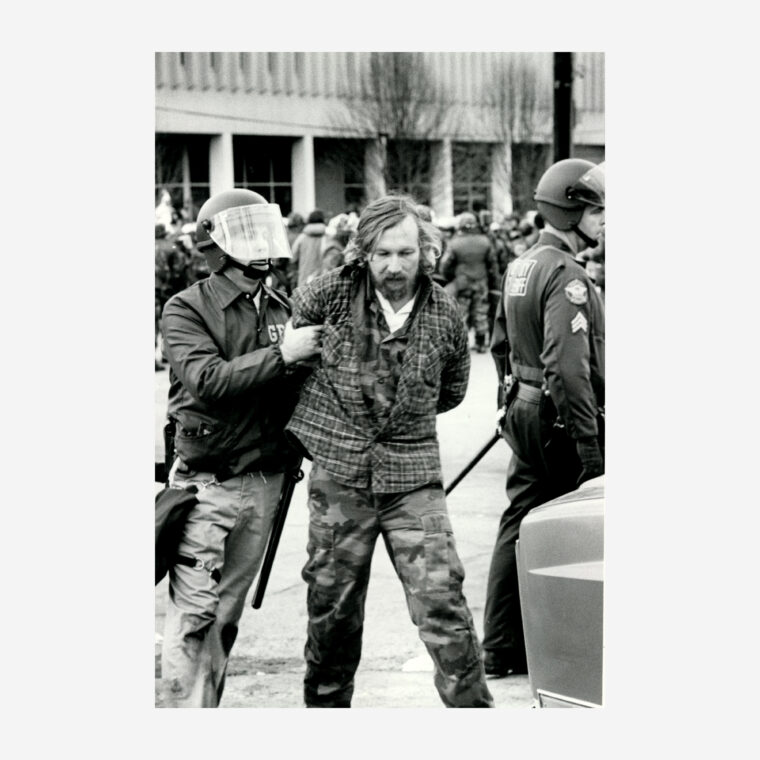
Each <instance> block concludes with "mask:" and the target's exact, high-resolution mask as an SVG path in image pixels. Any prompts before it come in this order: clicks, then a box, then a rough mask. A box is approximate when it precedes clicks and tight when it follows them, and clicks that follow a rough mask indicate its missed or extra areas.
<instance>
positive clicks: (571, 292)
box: [565, 280, 588, 306]
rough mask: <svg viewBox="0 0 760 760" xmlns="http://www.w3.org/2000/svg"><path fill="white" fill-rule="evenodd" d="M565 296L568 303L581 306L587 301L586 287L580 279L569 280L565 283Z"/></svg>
mask: <svg viewBox="0 0 760 760" xmlns="http://www.w3.org/2000/svg"><path fill="white" fill-rule="evenodd" d="M565 296H567V300H568V301H570V303H572V304H575V305H576V306H581V305H582V304H584V303H586V302H587V301H588V288H587V287H586V286H585V285H584V284H583V283H582V282H581V281H580V280H571V281H570V282H568V283H567V285H565Z"/></svg>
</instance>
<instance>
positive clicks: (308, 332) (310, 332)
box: [280, 320, 324, 364]
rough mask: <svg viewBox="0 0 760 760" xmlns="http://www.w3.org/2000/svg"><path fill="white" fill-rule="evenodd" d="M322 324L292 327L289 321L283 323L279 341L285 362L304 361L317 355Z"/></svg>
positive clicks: (320, 340) (319, 349) (320, 342)
mask: <svg viewBox="0 0 760 760" xmlns="http://www.w3.org/2000/svg"><path fill="white" fill-rule="evenodd" d="M323 329H324V328H323V327H322V325H307V326H306V327H293V325H292V324H291V321H290V320H288V321H287V322H286V323H285V333H284V334H283V336H282V341H280V353H281V354H282V360H283V361H284V362H285V364H293V363H295V362H301V361H306V360H307V359H312V358H314V357H315V356H318V355H319V354H320V353H321V351H322V330H323Z"/></svg>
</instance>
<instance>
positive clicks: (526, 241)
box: [155, 190, 605, 371]
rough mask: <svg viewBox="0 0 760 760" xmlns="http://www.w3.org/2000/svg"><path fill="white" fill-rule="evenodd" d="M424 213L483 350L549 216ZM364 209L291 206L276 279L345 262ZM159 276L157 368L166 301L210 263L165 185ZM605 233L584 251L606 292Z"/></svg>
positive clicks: (479, 209)
mask: <svg viewBox="0 0 760 760" xmlns="http://www.w3.org/2000/svg"><path fill="white" fill-rule="evenodd" d="M419 209H420V215H421V216H422V217H423V218H425V219H427V220H428V221H431V222H432V223H433V224H434V225H435V227H436V228H437V229H438V231H439V233H440V236H441V248H442V254H441V256H440V257H439V259H438V260H437V262H436V269H435V272H434V275H433V276H434V279H435V280H436V281H437V282H438V283H439V284H441V285H443V286H444V287H446V289H447V290H448V292H449V293H451V295H453V296H454V297H455V298H456V299H457V301H458V302H459V304H460V309H461V313H462V318H463V319H464V321H465V324H466V325H467V327H468V329H471V330H472V332H473V346H472V348H473V350H475V351H478V352H481V353H484V352H485V351H486V350H487V348H486V347H487V344H488V340H489V338H490V335H491V334H492V332H493V320H494V314H495V312H496V308H497V305H498V301H499V290H498V285H499V281H500V280H501V277H502V275H503V274H504V272H506V270H507V267H508V266H509V264H510V263H511V262H512V261H514V260H515V259H517V258H519V257H520V256H521V255H522V254H524V253H525V251H527V250H528V249H529V248H530V247H531V246H533V245H534V244H535V242H536V241H537V240H538V235H539V233H540V231H541V229H542V228H543V220H542V218H541V215H540V214H539V213H538V212H537V211H528V212H526V213H524V214H518V213H514V214H509V215H501V216H500V215H498V214H495V213H494V212H492V211H489V210H488V209H486V208H484V207H483V206H482V205H479V204H474V207H473V208H472V209H471V210H469V211H464V212H462V213H461V214H459V215H457V216H453V217H444V216H436V214H435V213H434V212H433V211H432V210H431V209H430V208H429V207H428V206H426V205H424V204H420V206H419ZM357 212H358V209H356V208H352V209H349V210H346V211H345V212H341V213H338V214H335V215H333V216H329V215H328V214H326V213H325V212H324V211H322V210H321V209H313V210H312V211H311V212H310V213H309V214H308V215H307V216H306V218H305V219H304V217H303V216H302V215H301V214H300V213H298V212H295V211H294V212H292V213H290V214H289V215H288V217H287V219H286V220H285V225H286V235H287V240H288V244H289V245H290V250H291V252H292V254H293V258H292V259H276V260H274V262H273V271H274V274H275V275H276V279H277V280H278V282H272V283H271V284H272V285H273V286H274V287H275V288H278V289H280V290H283V291H285V292H286V293H287V294H288V295H290V294H291V293H292V291H293V290H294V289H295V288H297V287H299V286H302V285H304V284H306V283H308V282H310V281H311V280H313V279H314V278H315V277H316V276H318V275H320V274H323V273H325V272H328V271H330V270H331V269H334V268H335V267H338V266H341V265H342V264H343V251H344V250H345V248H346V246H347V245H348V243H349V241H350V240H351V238H352V237H353V235H354V234H355V232H356V228H357V225H358V222H359V213H357ZM155 216H156V222H155V228H156V252H155V253H156V280H155V348H156V361H155V369H156V370H157V371H158V370H163V369H164V368H165V366H166V360H165V357H164V356H163V354H162V352H161V350H160V337H159V336H160V319H161V312H162V310H163V307H164V305H165V304H166V302H167V301H168V300H169V298H171V296H173V295H174V294H175V293H179V292H180V291H181V290H184V289H185V288H187V287H189V286H190V285H192V284H193V283H195V282H197V281H198V280H200V279H203V278H204V277H208V274H209V271H208V267H207V265H206V260H205V258H204V256H202V255H201V254H200V252H199V251H198V250H197V248H196V247H195V222H194V221H193V220H191V219H190V218H189V217H190V216H191V213H190V212H189V211H188V210H187V209H178V208H176V207H175V206H173V205H172V200H171V195H170V194H169V192H168V191H166V190H163V191H162V192H161V194H160V198H159V202H158V205H157V206H156V214H155ZM604 247H605V244H604V238H603V237H602V240H601V241H600V243H599V245H598V246H597V247H596V248H592V249H589V250H587V251H584V252H583V253H582V254H580V256H579V260H580V261H581V262H582V263H583V265H584V267H585V268H586V271H587V273H588V275H589V277H590V278H591V280H592V281H593V282H594V283H595V285H596V289H597V291H598V292H599V293H600V295H601V296H602V299H604V282H605V278H604Z"/></svg>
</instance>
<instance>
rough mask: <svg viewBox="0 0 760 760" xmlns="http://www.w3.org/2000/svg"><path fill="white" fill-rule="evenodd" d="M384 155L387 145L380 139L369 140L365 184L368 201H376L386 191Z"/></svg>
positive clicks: (365, 161) (365, 150) (366, 152)
mask: <svg viewBox="0 0 760 760" xmlns="http://www.w3.org/2000/svg"><path fill="white" fill-rule="evenodd" d="M384 157H385V147H384V146H383V145H381V143H380V140H368V141H367V144H366V148H365V149H364V184H365V186H366V188H367V200H368V201H374V200H376V199H377V198H380V197H381V196H383V195H385V193H386V187H385V175H384V174H383V165H384V163H385V162H384Z"/></svg>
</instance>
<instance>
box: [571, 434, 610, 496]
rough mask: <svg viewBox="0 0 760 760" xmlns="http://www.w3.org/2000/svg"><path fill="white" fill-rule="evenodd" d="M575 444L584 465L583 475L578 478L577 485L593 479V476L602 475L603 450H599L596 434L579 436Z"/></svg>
mask: <svg viewBox="0 0 760 760" xmlns="http://www.w3.org/2000/svg"><path fill="white" fill-rule="evenodd" d="M575 446H576V449H577V450H578V456H579V457H580V460H581V465H583V472H581V476H580V478H578V483H577V485H580V484H581V483H583V482H584V481H586V480H591V478H595V477H597V476H598V475H602V474H603V473H604V460H603V459H602V452H601V451H600V450H599V443H598V441H597V440H596V436H592V437H590V438H579V439H578V440H577V441H576V442H575Z"/></svg>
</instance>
